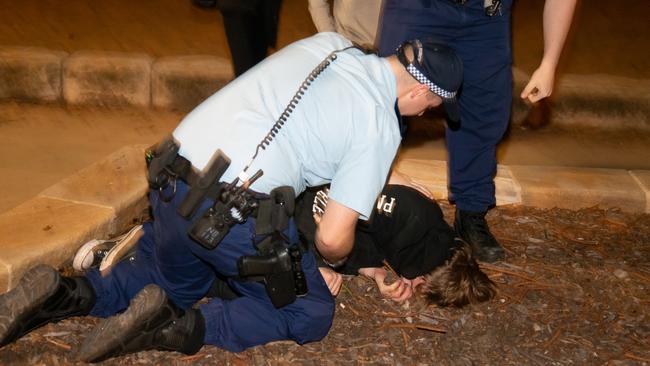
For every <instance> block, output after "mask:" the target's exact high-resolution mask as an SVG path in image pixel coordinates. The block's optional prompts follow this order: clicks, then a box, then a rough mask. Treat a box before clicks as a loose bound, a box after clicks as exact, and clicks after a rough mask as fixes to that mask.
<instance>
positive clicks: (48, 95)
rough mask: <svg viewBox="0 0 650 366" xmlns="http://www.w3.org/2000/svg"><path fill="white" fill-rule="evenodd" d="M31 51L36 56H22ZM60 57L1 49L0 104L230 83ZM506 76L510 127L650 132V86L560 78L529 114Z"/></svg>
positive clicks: (139, 99)
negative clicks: (510, 92) (510, 98)
mask: <svg viewBox="0 0 650 366" xmlns="http://www.w3.org/2000/svg"><path fill="white" fill-rule="evenodd" d="M30 50H31V51H30ZM29 52H35V54H38V55H40V56H38V57H31V56H27V57H25V55H29ZM65 55H66V53H63V52H57V51H49V50H42V49H41V50H39V49H27V48H19V47H4V48H3V47H0V82H1V83H0V85H2V84H4V86H0V100H2V99H19V100H20V99H25V100H29V101H32V102H39V101H40V102H51V101H56V100H61V99H63V101H65V102H67V103H70V104H91V105H102V106H109V107H120V106H125V105H134V106H141V107H150V106H155V107H157V108H165V109H175V110H181V111H189V110H191V109H192V108H193V107H195V106H196V105H197V104H199V103H200V102H201V101H202V100H204V99H205V98H206V97H208V96H209V95H211V94H212V93H214V92H215V91H217V90H218V89H219V88H220V87H222V86H223V85H225V84H226V83H227V82H228V81H229V80H231V78H232V67H231V66H230V62H229V61H228V60H226V59H223V58H218V57H213V56H178V57H164V58H160V59H158V60H155V62H154V60H153V59H152V58H151V57H150V56H148V55H145V54H131V53H118V52H102V51H80V52H76V53H74V54H72V55H71V56H69V57H67V58H66V57H65ZM44 60H45V61H44ZM41 62H46V63H45V64H40V63H41ZM61 63H63V67H61ZM3 65H4V66H3ZM39 65H40V66H39ZM57 65H58V66H57ZM57 67H58V69H57ZM57 70H59V71H57ZM512 72H513V81H514V82H513V88H514V89H513V103H512V122H513V124H524V125H531V126H533V127H540V126H543V125H546V124H548V123H552V124H554V125H560V126H564V125H567V126H573V125H580V126H585V127H595V128H603V129H623V128H625V129H627V128H634V129H641V130H650V117H649V116H650V80H636V79H630V78H625V77H618V76H612V75H570V74H565V75H561V76H560V77H559V78H558V82H557V84H556V90H555V94H554V96H553V97H552V98H550V100H549V101H547V102H545V103H542V104H541V105H542V106H543V107H538V108H532V109H531V108H530V107H529V106H527V105H525V104H524V103H523V101H521V99H520V98H519V92H520V91H521V90H522V89H523V87H524V86H525V85H526V83H527V82H528V79H529V76H528V75H527V74H526V73H525V72H523V71H522V70H520V69H518V68H516V67H513V69H512ZM57 74H58V75H59V76H56V75H57ZM14 80H23V82H20V81H19V82H15V81H14ZM25 80H27V81H25ZM56 80H58V84H57V82H56ZM57 85H58V86H57ZM61 96H62V98H61Z"/></svg>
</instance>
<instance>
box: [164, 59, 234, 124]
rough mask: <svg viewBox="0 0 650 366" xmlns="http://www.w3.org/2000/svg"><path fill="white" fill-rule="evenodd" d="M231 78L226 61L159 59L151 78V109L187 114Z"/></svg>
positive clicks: (232, 75) (230, 68)
mask: <svg viewBox="0 0 650 366" xmlns="http://www.w3.org/2000/svg"><path fill="white" fill-rule="evenodd" d="M234 77H235V75H234V72H233V69H232V66H231V65H230V61H229V60H227V59H225V58H222V57H215V56H179V57H163V58H159V59H158V60H156V62H154V64H153V70H152V74H151V103H152V105H153V106H154V107H157V108H164V109H174V110H181V111H190V110H191V109H192V108H194V107H196V106H197V105H199V104H200V103H201V102H202V101H203V100H205V99H206V98H208V97H209V96H210V95H212V94H214V93H215V92H217V90H219V89H221V88H222V87H223V86H225V85H226V84H228V83H229V82H230V81H231V80H232V79H233V78H234Z"/></svg>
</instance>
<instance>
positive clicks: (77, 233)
mask: <svg viewBox="0 0 650 366" xmlns="http://www.w3.org/2000/svg"><path fill="white" fill-rule="evenodd" d="M145 148H146V146H145V145H133V146H127V147H124V148H122V149H120V150H118V151H116V152H114V153H113V154H111V155H109V156H107V157H106V158H104V159H102V160H101V161H98V162H96V163H94V164H92V165H91V166H89V167H87V168H85V169H82V170H80V171H79V172H77V173H75V174H73V175H72V176H70V177H68V178H66V179H64V180H62V181H60V182H59V183H57V184H55V185H53V186H52V187H50V188H48V189H46V190H44V191H43V192H41V193H40V194H39V196H37V197H35V198H33V199H31V200H29V201H27V202H25V203H23V204H22V205H20V206H18V207H16V208H14V209H12V210H10V211H8V212H6V213H4V214H2V215H0V292H4V291H6V290H8V289H10V288H11V287H12V286H14V285H15V284H16V281H17V280H18V279H20V277H21V276H22V274H23V273H24V272H25V271H26V270H27V269H29V268H30V267H31V266H33V265H35V264H38V263H47V264H50V265H52V266H55V267H60V266H62V265H63V264H65V263H66V262H67V261H69V260H70V258H72V256H73V255H74V253H75V252H76V250H77V249H78V248H79V247H80V246H81V245H82V244H83V243H84V242H86V241H88V240H90V239H92V238H105V237H109V236H111V235H114V234H116V233H119V232H122V231H123V230H124V229H125V228H126V227H127V226H129V225H131V224H132V223H133V221H134V219H140V218H141V217H142V213H143V212H145V210H147V208H148V206H149V201H148V199H147V195H146V193H147V190H148V187H147V183H146V178H145V177H146V175H145V163H144V150H145Z"/></svg>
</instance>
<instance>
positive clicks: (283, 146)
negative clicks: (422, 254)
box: [173, 33, 401, 219]
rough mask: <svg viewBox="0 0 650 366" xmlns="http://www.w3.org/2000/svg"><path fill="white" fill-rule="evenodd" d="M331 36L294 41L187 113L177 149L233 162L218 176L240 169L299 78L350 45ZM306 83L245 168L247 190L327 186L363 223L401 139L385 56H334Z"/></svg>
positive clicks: (192, 157) (197, 161)
mask: <svg viewBox="0 0 650 366" xmlns="http://www.w3.org/2000/svg"><path fill="white" fill-rule="evenodd" d="M350 45H351V44H350V42H349V41H348V40H347V39H345V38H343V37H342V36H340V35H338V34H336V33H319V34H317V35H315V36H312V37H310V38H307V39H303V40H300V41H298V42H295V43H293V44H291V45H289V46H287V47H285V48H283V49H282V50H280V51H278V52H276V53H275V54H273V55H272V56H270V57H268V58H267V59H265V60H264V61H262V62H261V63H260V64H258V65H257V66H255V67H254V68H252V69H251V70H249V71H248V72H246V73H245V74H243V75H242V76H240V77H239V78H237V79H236V80H234V81H232V82H231V83H230V84H228V85H227V86H225V87H224V88H222V89H221V90H220V91H219V92H217V93H216V94H214V95H212V96H211V97H210V98H208V99H207V100H206V101H204V102H203V103H202V104H201V105H199V106H198V107H197V108H196V109H194V110H193V111H192V112H191V113H190V114H188V115H187V116H186V117H185V118H184V119H183V121H182V122H181V123H180V125H179V126H178V127H177V128H176V130H175V131H174V133H173V135H174V137H175V138H176V140H177V141H178V142H180V144H181V148H180V152H179V153H180V155H182V156H183V157H185V158H186V159H188V160H189V161H191V162H192V165H193V166H194V167H195V168H197V169H203V168H204V167H205V166H206V165H207V163H208V161H209V160H210V159H211V158H212V156H213V154H214V153H215V151H216V150H217V149H221V150H222V151H223V152H224V153H226V155H228V157H229V158H230V159H231V165H230V167H229V168H228V170H227V171H226V172H225V174H224V175H223V177H222V178H221V180H222V181H226V182H230V181H232V180H233V179H234V178H235V177H237V176H238V174H239V173H240V172H241V171H242V169H243V168H244V166H245V165H246V164H247V163H248V162H249V160H250V158H251V157H252V156H253V154H254V152H255V148H256V146H257V144H259V143H260V141H261V140H262V138H264V136H266V134H267V133H268V132H269V129H270V128H271V126H273V124H274V123H275V121H276V120H277V119H278V117H279V116H280V114H281V113H282V111H283V110H284V108H285V107H286V105H287V104H288V102H289V101H290V100H291V98H292V97H293V95H294V94H295V92H296V91H297V90H298V87H299V86H300V84H301V83H302V82H303V80H304V79H305V77H307V75H309V73H310V72H311V71H312V70H313V69H314V67H315V66H316V65H318V64H319V63H320V62H321V61H322V60H323V59H325V58H326V57H327V56H328V55H329V54H330V52H332V51H334V50H340V49H343V48H346V47H348V46H350ZM337 55H338V57H337V59H336V60H335V61H334V62H333V63H332V64H330V66H329V67H328V68H327V69H325V70H324V71H323V72H322V73H321V74H320V75H319V76H318V77H317V78H316V80H315V81H314V82H313V83H312V84H311V86H310V87H309V88H308V89H307V91H306V93H305V94H304V96H303V97H302V99H301V100H300V101H299V102H298V105H297V107H296V108H295V109H294V111H293V113H292V114H291V116H290V117H289V119H288V121H287V122H286V123H285V125H284V126H283V127H282V128H281V129H280V132H279V133H278V134H276V137H275V138H274V139H273V141H272V142H271V144H270V145H269V146H268V147H267V148H266V150H262V151H261V152H260V153H259V154H258V156H257V158H256V159H255V160H254V162H253V164H252V165H251V167H250V168H249V169H248V173H249V175H252V174H254V173H255V172H256V171H257V170H258V169H262V170H263V171H264V175H263V176H262V177H261V178H260V179H258V180H257V181H256V182H255V183H253V185H252V186H251V187H250V188H251V189H253V190H255V191H257V192H262V193H268V192H270V191H271V190H272V189H273V188H276V187H279V186H287V185H288V186H292V187H293V188H294V190H295V191H296V194H300V193H301V192H303V191H304V190H305V188H306V187H308V186H318V185H322V184H326V183H331V190H330V198H331V199H334V200H335V201H337V202H338V203H340V204H342V205H344V206H346V207H348V208H351V209H353V210H355V211H357V212H358V213H359V214H360V215H361V217H362V218H363V219H367V217H368V216H369V215H370V213H371V211H372V208H373V206H374V203H375V200H376V198H377V196H378V195H379V193H380V192H381V189H382V187H383V186H384V183H385V181H386V177H387V174H388V172H389V170H390V166H391V164H392V161H393V159H394V157H395V154H396V152H397V148H398V146H399V143H400V140H401V137H400V133H399V128H398V122H397V117H396V115H395V110H394V105H395V100H396V98H397V95H396V81H395V76H394V74H393V72H392V71H391V68H390V66H389V64H388V62H387V61H386V60H385V59H382V58H378V57H377V56H375V55H364V54H363V53H362V52H361V51H359V50H357V49H354V48H353V49H348V50H346V51H342V52H339V53H338V54H337Z"/></svg>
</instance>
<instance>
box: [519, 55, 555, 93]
mask: <svg viewBox="0 0 650 366" xmlns="http://www.w3.org/2000/svg"><path fill="white" fill-rule="evenodd" d="M554 81H555V70H554V69H553V68H552V67H550V66H546V65H545V64H542V65H540V66H539V68H538V69H537V70H535V72H534V73H533V75H532V76H531V77H530V81H528V84H527V85H526V87H525V88H524V90H523V91H522V92H521V98H522V99H525V100H527V101H529V102H531V103H536V102H537V101H539V100H541V99H544V98H546V97H548V96H550V95H551V93H552V92H553V82H554Z"/></svg>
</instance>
